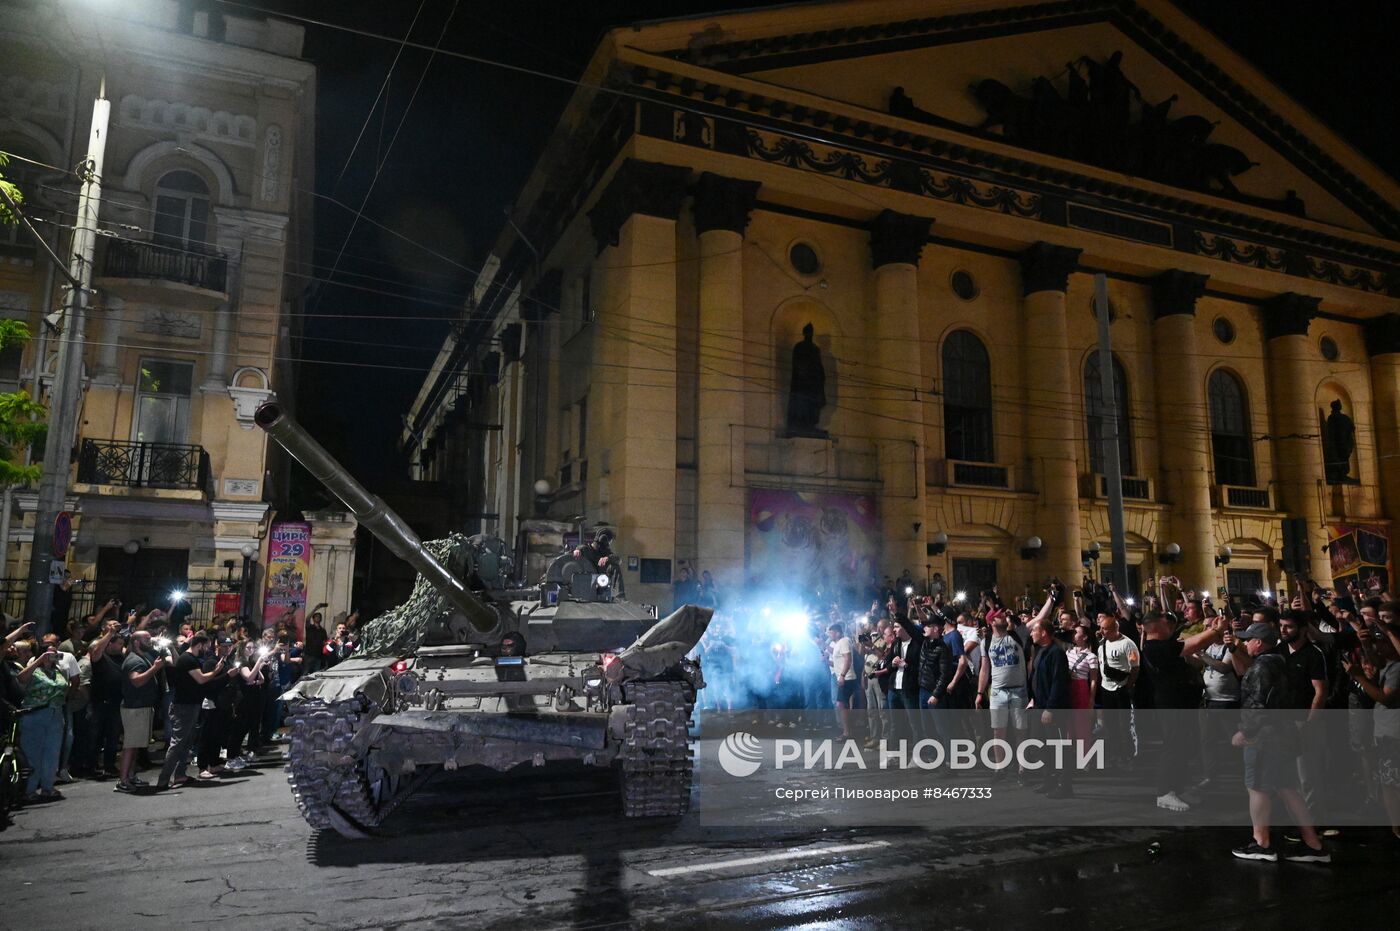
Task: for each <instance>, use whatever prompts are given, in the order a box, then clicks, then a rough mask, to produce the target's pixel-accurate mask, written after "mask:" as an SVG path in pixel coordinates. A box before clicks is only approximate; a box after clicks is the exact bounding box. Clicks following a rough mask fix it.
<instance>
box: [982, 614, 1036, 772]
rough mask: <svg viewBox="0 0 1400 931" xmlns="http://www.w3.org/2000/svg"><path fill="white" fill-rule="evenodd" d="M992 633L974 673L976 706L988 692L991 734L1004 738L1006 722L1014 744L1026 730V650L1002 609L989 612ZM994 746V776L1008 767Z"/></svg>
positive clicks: (1006, 728)
mask: <svg viewBox="0 0 1400 931" xmlns="http://www.w3.org/2000/svg"><path fill="white" fill-rule="evenodd" d="M988 620H989V621H990V622H991V628H992V633H991V636H990V637H989V638H988V639H987V642H986V645H985V647H984V649H983V650H982V660H981V663H980V665H981V667H982V668H981V670H980V671H979V672H978V676H977V681H978V685H977V706H978V707H981V706H982V696H983V695H984V694H985V695H986V696H987V705H988V707H989V708H990V709H991V718H992V721H991V723H992V737H993V738H994V739H996V740H1003V741H1004V740H1006V739H1007V737H1006V735H1007V730H1008V725H1009V729H1010V731H1011V732H1012V739H1011V743H1012V745H1013V746H1014V745H1015V744H1016V741H1017V740H1018V739H1019V736H1018V735H1024V734H1025V733H1026V723H1027V722H1026V705H1027V704H1028V702H1029V698H1028V696H1027V694H1026V651H1025V649H1024V648H1023V647H1022V646H1021V641H1019V640H1017V639H1016V637H1015V636H1014V635H1013V634H1012V633H1011V623H1010V618H1009V616H1008V615H1007V613H1006V612H1004V611H993V612H991V614H990V616H989V618H988ZM1004 754H1005V750H1004V749H1001V748H997V750H996V756H997V760H996V761H994V764H993V765H995V767H996V772H995V773H994V774H993V776H992V778H993V779H1002V778H1005V776H1006V774H1007V772H1008V770H1009V769H1010V768H1011V758H1010V756H1005V758H1002V757H1003V755H1004Z"/></svg>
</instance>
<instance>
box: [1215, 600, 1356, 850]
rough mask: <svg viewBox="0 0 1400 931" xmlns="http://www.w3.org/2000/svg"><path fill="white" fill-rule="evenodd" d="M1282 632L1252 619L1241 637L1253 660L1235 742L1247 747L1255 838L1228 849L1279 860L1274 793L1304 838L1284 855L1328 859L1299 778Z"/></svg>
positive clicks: (1299, 747) (1247, 780) (1245, 680)
mask: <svg viewBox="0 0 1400 931" xmlns="http://www.w3.org/2000/svg"><path fill="white" fill-rule="evenodd" d="M1278 636H1279V635H1278V631H1277V630H1275V629H1274V628H1273V627H1272V626H1271V625H1269V624H1251V625H1250V626H1249V628H1248V629H1246V630H1245V632H1244V634H1243V635H1242V636H1241V637H1240V638H1239V639H1240V640H1241V641H1242V642H1243V643H1244V645H1245V650H1246V651H1247V652H1248V653H1249V657H1250V659H1251V660H1252V662H1251V664H1250V667H1249V669H1248V670H1247V671H1246V672H1245V674H1244V678H1243V679H1242V680H1241V682H1240V708H1241V711H1240V727H1239V730H1238V731H1237V732H1236V733H1235V736H1234V738H1233V739H1232V740H1231V743H1232V744H1234V745H1235V746H1236V747H1238V748H1240V749H1242V750H1243V751H1244V786H1245V788H1246V789H1248V790H1249V820H1250V824H1251V825H1252V826H1253V835H1254V836H1253V838H1252V839H1251V840H1250V842H1249V843H1247V844H1245V845H1244V846H1242V847H1236V848H1234V849H1233V850H1232V851H1230V852H1231V853H1232V854H1233V855H1234V856H1235V857H1236V858H1238V859H1240V860H1262V861H1265V862H1269V863H1277V862H1278V859H1279V852H1278V851H1277V850H1276V849H1275V848H1274V847H1273V845H1272V844H1271V843H1270V828H1271V823H1270V822H1271V817H1270V816H1271V814H1272V809H1273V800H1274V799H1275V798H1277V799H1279V801H1281V802H1283V804H1284V806H1285V807H1286V808H1287V809H1288V813H1289V814H1290V815H1292V816H1293V823H1294V824H1296V825H1297V826H1298V833H1299V835H1300V836H1301V837H1302V840H1303V843H1302V845H1301V846H1299V847H1297V848H1293V849H1291V850H1290V851H1289V852H1288V853H1286V854H1285V855H1284V858H1285V859H1288V860H1293V861H1295V862H1299V863H1330V862H1332V854H1331V852H1330V851H1328V850H1327V848H1326V847H1324V846H1323V845H1322V840H1321V838H1319V837H1318V834H1317V829H1316V828H1315V827H1313V820H1312V813H1311V812H1310V811H1308V804H1307V802H1306V801H1304V800H1303V792H1302V789H1301V787H1300V783H1299V781H1298V755H1299V753H1300V752H1301V751H1302V745H1301V743H1300V742H1299V739H1298V729H1297V727H1296V725H1295V722H1294V721H1293V719H1292V718H1290V717H1289V716H1288V712H1289V711H1290V708H1289V704H1288V696H1287V694H1286V692H1287V688H1286V685H1287V680H1288V676H1289V672H1288V663H1287V661H1286V660H1285V659H1284V657H1282V656H1280V655H1279V654H1277V653H1275V652H1273V649H1274V647H1276V646H1277V645H1278Z"/></svg>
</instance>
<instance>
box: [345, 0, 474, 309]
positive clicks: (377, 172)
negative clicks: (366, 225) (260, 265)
mask: <svg viewBox="0 0 1400 931" xmlns="http://www.w3.org/2000/svg"><path fill="white" fill-rule="evenodd" d="M460 2H461V0H452V9H451V10H449V11H448V14H447V19H446V20H445V21H444V22H443V24H442V31H440V32H439V33H438V38H437V43H436V45H434V47H433V54H432V55H430V56H428V61H427V63H426V64H425V65H423V70H422V72H420V73H419V75H418V83H417V84H415V85H414V87H413V93H412V95H410V96H409V98H408V104H407V105H406V106H405V107H404V110H403V115H402V116H401V117H399V124H398V126H396V127H394V134H393V135H392V136H390V137H389V145H388V146H386V147H385V149H384V155H383V157H382V158H381V159H380V160H379V164H378V165H377V166H375V169H374V177H373V178H371V179H370V182H369V186H368V187H367V188H366V189H365V196H364V197H363V198H361V200H360V207H359V209H358V210H356V211H355V218H354V219H353V220H351V221H350V229H349V230H347V231H346V233H345V241H344V242H343V243H342V244H341V247H340V253H339V254H337V255H336V257H335V262H334V263H333V264H332V265H331V271H330V274H328V275H327V276H326V278H327V279H331V278H334V277H335V272H336V269H338V268H339V267H340V260H341V256H342V255H344V253H345V248H346V247H347V246H349V245H350V239H351V237H353V236H354V235H355V230H356V228H358V227H359V225H360V217H361V216H363V215H364V212H365V207H367V206H368V205H369V199H370V197H371V196H372V195H373V194H374V188H375V186H376V185H377V184H378V183H379V179H380V177H381V176H382V174H383V172H384V166H385V165H387V164H388V163H389V154H390V153H391V152H393V150H394V143H396V142H398V139H399V133H400V132H402V131H403V127H404V123H406V122H408V115H409V113H411V112H413V104H414V103H415V102H416V101H417V100H418V93H419V91H421V90H422V89H423V81H424V79H426V78H427V76H428V71H429V70H430V69H431V68H432V67H433V62H434V61H435V60H436V59H437V50H438V47H440V46H441V45H442V40H443V39H444V38H446V36H447V28H448V26H450V25H451V24H452V17H453V16H454V15H455V14H456V12H457V6H458V4H459V3H460ZM407 41H408V37H407V36H405V37H404V42H407ZM318 299H319V296H318Z"/></svg>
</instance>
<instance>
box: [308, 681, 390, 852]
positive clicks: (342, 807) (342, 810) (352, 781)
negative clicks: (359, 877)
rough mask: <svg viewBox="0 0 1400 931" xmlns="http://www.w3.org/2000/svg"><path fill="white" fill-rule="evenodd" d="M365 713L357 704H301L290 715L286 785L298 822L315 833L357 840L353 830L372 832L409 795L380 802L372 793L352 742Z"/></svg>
mask: <svg viewBox="0 0 1400 931" xmlns="http://www.w3.org/2000/svg"><path fill="white" fill-rule="evenodd" d="M365 710H366V709H365V704H364V702H363V701H362V700H360V699H352V700H349V701H341V702H323V701H303V702H297V703H296V704H295V705H293V706H292V707H291V708H290V709H289V714H288V718H287V720H288V722H289V724H290V732H291V738H292V743H291V752H290V753H289V754H288V757H287V767H286V771H287V782H288V783H289V784H290V785H291V787H292V797H293V798H294V799H295V800H296V803H297V808H298V809H299V810H300V811H301V814H302V817H303V818H305V819H306V823H307V824H309V825H311V826H312V827H313V828H333V829H335V830H337V831H340V833H342V834H347V835H353V836H359V834H358V833H357V832H356V831H354V828H356V827H365V828H372V827H376V826H377V825H378V824H379V823H380V822H381V821H383V820H384V818H385V817H386V816H387V815H388V814H389V812H390V811H392V810H393V809H394V808H395V807H396V806H397V805H398V803H399V802H400V801H402V800H403V798H404V797H405V796H406V795H407V794H408V793H407V792H406V791H392V792H390V793H388V797H387V798H384V797H383V794H384V793H376V792H375V790H374V787H373V786H371V784H370V779H369V774H368V773H367V771H366V768H365V760H364V759H362V758H357V757H356V756H354V755H353V751H352V749H351V741H352V740H353V739H354V736H355V733H356V732H357V731H358V730H359V728H360V726H361V722H362V719H363V718H364V712H365ZM394 788H395V789H396V790H397V789H399V788H401V787H394ZM402 788H406V787H402ZM377 795H379V796H380V797H379V798H376V796H377ZM347 821H348V823H347Z"/></svg>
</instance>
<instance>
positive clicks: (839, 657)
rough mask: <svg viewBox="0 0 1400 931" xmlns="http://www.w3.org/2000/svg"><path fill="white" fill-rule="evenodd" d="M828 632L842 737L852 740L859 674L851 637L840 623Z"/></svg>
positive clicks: (835, 697)
mask: <svg viewBox="0 0 1400 931" xmlns="http://www.w3.org/2000/svg"><path fill="white" fill-rule="evenodd" d="M826 634H827V636H828V637H830V638H831V676H832V683H833V684H832V697H833V699H834V700H835V705H836V718H837V720H838V721H839V722H840V724H841V739H842V740H852V739H854V737H855V735H854V734H852V733H851V706H852V705H853V704H854V703H855V697H856V682H857V679H858V678H859V674H858V673H857V672H856V664H855V655H854V651H852V649H851V638H850V637H847V636H846V631H845V628H843V627H842V626H841V625H840V624H832V625H831V626H830V627H828V628H827V629H826Z"/></svg>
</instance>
